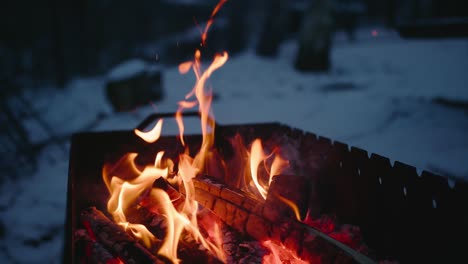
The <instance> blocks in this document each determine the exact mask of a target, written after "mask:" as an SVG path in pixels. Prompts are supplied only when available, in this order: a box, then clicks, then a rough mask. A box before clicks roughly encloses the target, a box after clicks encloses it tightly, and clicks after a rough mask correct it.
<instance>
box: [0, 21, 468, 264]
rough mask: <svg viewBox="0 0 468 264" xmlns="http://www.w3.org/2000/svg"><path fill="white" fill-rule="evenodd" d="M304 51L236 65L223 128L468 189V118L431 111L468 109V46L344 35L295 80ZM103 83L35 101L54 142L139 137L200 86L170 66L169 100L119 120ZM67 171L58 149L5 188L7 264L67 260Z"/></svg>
mask: <svg viewBox="0 0 468 264" xmlns="http://www.w3.org/2000/svg"><path fill="white" fill-rule="evenodd" d="M296 49H297V43H295V42H294V41H291V42H287V43H285V44H284V45H283V46H282V48H281V52H280V54H279V57H278V58H276V59H265V58H259V57H257V56H255V55H254V54H253V53H251V52H246V53H244V54H241V55H239V56H237V57H234V58H230V59H229V60H228V62H227V63H226V65H225V66H224V67H222V68H221V69H219V70H218V71H217V72H215V73H214V74H213V76H212V79H211V85H212V87H213V90H214V92H215V93H216V94H217V98H218V99H217V100H216V101H215V102H214V104H213V108H214V113H215V116H216V119H217V121H218V122H219V123H221V124H229V123H249V122H267V121H277V122H281V123H284V124H287V125H290V126H293V127H297V128H300V129H303V130H307V131H311V132H314V133H316V134H318V135H323V136H326V137H329V138H331V139H334V140H339V141H342V142H345V143H348V144H350V145H354V146H358V147H361V148H363V149H366V150H368V151H370V152H374V153H378V154H381V155H383V156H387V157H389V158H390V159H392V160H393V161H394V160H399V161H402V162H405V163H408V164H410V165H414V166H416V167H418V169H420V170H424V169H425V170H432V171H435V172H439V173H444V174H448V175H451V176H455V177H461V178H465V179H467V180H468V165H467V163H466V162H467V161H468V159H467V158H468V112H467V110H466V109H465V110H460V109H454V108H448V107H446V106H442V105H438V104H435V103H434V102H433V99H434V98H436V97H443V98H447V99H456V100H465V101H467V102H468V39H443V40H403V39H400V38H399V37H398V36H397V35H396V34H395V33H394V32H390V31H385V30H377V31H374V29H362V30H360V31H359V32H358V35H357V40H356V41H355V42H354V43H349V42H347V41H346V40H345V39H344V38H343V36H342V35H340V34H337V36H336V38H335V42H334V47H333V54H332V61H333V70H332V71H331V72H330V73H327V74H304V73H298V72H296V71H295V70H294V69H293V66H292V65H293V62H294V57H295V52H296ZM114 74H115V72H114ZM113 77H115V76H113ZM106 78H107V77H106V76H97V77H95V78H87V79H76V80H74V81H72V82H70V83H69V85H68V86H67V88H66V89H65V90H54V89H46V90H45V91H44V90H41V91H40V93H38V92H34V91H31V92H29V94H27V97H29V98H30V99H31V100H32V101H33V102H34V105H32V106H31V107H32V108H34V109H37V110H40V111H41V113H42V115H43V118H44V119H45V120H46V121H47V122H48V124H49V125H50V126H52V127H54V129H55V133H56V134H57V135H60V136H66V135H69V134H71V133H74V132H77V131H82V130H88V131H89V130H95V131H100V130H115V129H132V128H133V127H135V126H136V125H137V124H138V123H139V122H140V121H141V120H142V119H143V118H144V117H145V116H146V115H148V114H149V113H152V112H154V111H159V112H169V111H175V110H176V109H177V104H176V103H177V102H178V101H179V100H181V99H183V97H184V95H185V94H186V93H187V92H188V91H189V90H190V89H191V88H192V86H193V83H194V76H193V75H192V74H188V75H180V74H179V73H178V70H177V67H172V68H167V69H165V70H164V74H163V78H164V80H163V83H164V89H165V95H166V96H165V98H164V100H163V101H161V102H156V103H155V106H154V105H153V106H151V105H148V106H146V107H142V108H140V109H137V110H136V111H134V112H131V113H120V114H114V113H112V109H111V107H110V105H109V103H108V102H107V101H106V99H105V93H104V84H105V80H106ZM25 123H26V124H29V126H28V128H29V130H30V137H31V139H32V140H33V141H36V142H40V141H41V140H44V139H45V138H46V136H47V135H46V133H44V131H42V130H41V129H40V128H38V127H36V126H34V122H27V121H26V122H25ZM165 131H166V132H167V130H165ZM172 132H175V131H174V130H172ZM163 133H164V131H163ZM64 147H65V148H66V149H68V148H69V146H68V143H66V144H65V146H64ZM67 169H68V157H67V155H64V154H63V151H61V150H60V148H59V146H57V145H53V144H51V145H50V146H47V147H46V148H45V149H44V150H43V152H42V153H41V155H40V156H39V166H38V169H37V172H36V173H35V174H34V175H33V176H32V177H28V178H26V179H22V180H18V181H16V182H7V183H6V184H4V185H3V186H2V187H1V190H0V238H1V237H2V236H3V239H2V240H0V262H1V263H10V262H11V263H57V262H59V261H60V257H61V253H62V245H63V223H64V219H65V204H66V183H67V177H68V171H67ZM2 232H3V234H2Z"/></svg>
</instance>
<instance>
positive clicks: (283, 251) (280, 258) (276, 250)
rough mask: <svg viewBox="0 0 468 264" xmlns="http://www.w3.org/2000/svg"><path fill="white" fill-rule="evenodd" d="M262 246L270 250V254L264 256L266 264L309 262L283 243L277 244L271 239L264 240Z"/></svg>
mask: <svg viewBox="0 0 468 264" xmlns="http://www.w3.org/2000/svg"><path fill="white" fill-rule="evenodd" d="M262 246H264V247H265V248H267V249H268V250H269V251H270V254H267V255H265V256H263V259H262V263H264V264H272V263H273V264H282V263H291V264H307V263H308V262H307V261H304V260H302V259H300V258H299V257H298V256H297V255H296V254H294V253H293V252H291V250H290V249H288V248H286V247H285V246H284V245H283V244H277V243H275V242H273V241H271V240H266V241H263V242H262Z"/></svg>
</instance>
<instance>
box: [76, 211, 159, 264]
mask: <svg viewBox="0 0 468 264" xmlns="http://www.w3.org/2000/svg"><path fill="white" fill-rule="evenodd" d="M81 221H82V222H83V225H84V226H86V227H88V228H89V229H91V230H92V232H93V233H94V234H95V236H96V241H98V242H99V243H100V244H101V245H103V246H104V247H105V248H106V249H107V250H109V251H110V252H112V254H114V255H115V256H117V257H119V258H120V259H122V260H123V261H124V262H125V263H158V264H163V263H166V262H165V261H163V260H161V259H159V258H157V257H156V256H154V255H153V254H151V253H150V252H149V251H148V250H147V249H146V248H144V247H143V246H142V245H140V244H139V243H138V242H137V241H136V240H135V239H133V238H132V237H131V236H130V235H129V234H127V233H126V232H125V231H124V230H123V229H122V228H121V227H120V226H118V225H117V224H116V223H114V222H113V221H111V220H110V219H109V218H107V216H105V215H104V214H103V213H102V212H101V211H99V210H98V209H96V208H95V207H89V208H87V209H86V210H84V211H83V212H82V213H81Z"/></svg>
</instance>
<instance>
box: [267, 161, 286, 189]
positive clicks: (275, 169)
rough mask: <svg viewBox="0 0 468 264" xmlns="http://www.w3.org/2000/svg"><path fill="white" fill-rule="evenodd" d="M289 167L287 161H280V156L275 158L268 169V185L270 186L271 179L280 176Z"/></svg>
mask: <svg viewBox="0 0 468 264" xmlns="http://www.w3.org/2000/svg"><path fill="white" fill-rule="evenodd" d="M288 166H289V161H287V160H285V159H282V158H281V157H280V156H275V159H274V160H273V163H272V164H271V169H270V179H269V180H268V185H270V184H271V181H272V180H273V177H274V176H276V175H279V174H281V172H282V171H283V170H285V169H286V168H287V167H288Z"/></svg>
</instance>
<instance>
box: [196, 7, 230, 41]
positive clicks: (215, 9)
mask: <svg viewBox="0 0 468 264" xmlns="http://www.w3.org/2000/svg"><path fill="white" fill-rule="evenodd" d="M227 1H228V0H221V1H219V3H218V4H217V5H216V7H215V8H214V9H213V12H211V16H210V19H209V20H208V22H207V24H206V27H205V30H204V31H203V34H202V37H201V38H202V43H201V44H202V46H205V45H206V38H207V36H208V30H209V29H210V27H211V25H212V24H213V22H214V16H215V15H216V14H217V13H218V12H219V10H220V9H221V7H222V6H223V5H224V4H225V3H226V2H227Z"/></svg>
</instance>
